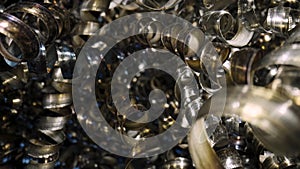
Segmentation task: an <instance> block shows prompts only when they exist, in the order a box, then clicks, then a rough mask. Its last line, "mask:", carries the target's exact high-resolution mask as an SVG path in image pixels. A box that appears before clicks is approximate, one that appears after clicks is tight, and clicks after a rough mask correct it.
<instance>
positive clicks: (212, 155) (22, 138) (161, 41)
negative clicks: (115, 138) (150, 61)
mask: <svg viewBox="0 0 300 169" xmlns="http://www.w3.org/2000/svg"><path fill="white" fill-rule="evenodd" d="M0 10H1V11H0V55H1V56H0V169H20V168H28V169H48V168H49V169H50V168H55V169H94V168H95V169H97V168H98V169H123V168H126V169H193V168H197V169H222V168H224V169H238V168H241V169H298V168H300V24H299V23H300V2H299V1H298V0H226V1H225V0H44V1H43V0H9V1H8V0H2V1H1V2H0ZM147 12H152V13H150V14H151V15H150V14H149V16H148V17H141V18H140V17H139V16H141V15H139V14H146V13H147ZM153 14H157V16H160V15H167V16H173V17H178V18H179V19H178V21H179V22H178V23H177V22H175V23H167V22H165V23H163V22H160V18H159V17H155V16H154V15H153ZM125 16H135V18H134V19H133V20H134V22H129V23H125V22H124V26H123V27H113V26H110V25H112V23H114V22H117V21H118V20H120V19H122V18H124V17H125ZM152 16H154V17H152ZM180 19H182V20H185V21H187V22H189V24H190V25H189V26H187V25H188V24H184V23H183V22H180V21H181V20H180ZM128 21H129V20H128ZM127 25H130V26H128V27H127ZM99 29H101V31H99ZM105 31H109V32H110V33H112V34H113V35H116V36H117V35H122V36H123V35H125V34H129V33H130V32H131V31H137V32H138V35H134V36H129V37H127V38H126V39H121V40H120V41H117V42H118V43H117V44H114V46H113V47H112V48H111V49H110V50H109V51H108V52H107V53H106V55H105V56H99V57H96V58H100V57H101V59H103V62H101V63H100V65H98V66H97V68H98V69H97V71H96V72H97V74H96V75H95V77H93V79H92V80H93V84H92V85H91V86H89V85H87V84H86V83H85V82H84V81H81V80H78V77H77V76H75V75H76V74H80V72H85V71H86V70H85V68H81V69H76V67H78V66H77V65H83V64H84V63H83V62H81V61H82V60H80V59H79V57H83V60H87V61H86V62H88V63H90V65H88V66H86V68H88V67H92V66H94V65H93V64H94V63H92V62H93V61H94V60H93V59H91V58H90V57H89V55H86V54H85V52H84V51H87V49H90V48H89V47H90V46H94V47H92V48H97V50H100V51H101V50H102V48H105V46H106V44H103V43H98V42H92V41H93V40H95V39H96V38H95V37H98V38H103V39H104V41H105V40H107V39H105V38H107V36H104V34H106V33H107V32H105ZM102 33H103V36H101V35H102ZM89 38H91V39H90V40H88V39H89ZM93 38H94V39H93ZM114 38H116V37H114V36H111V37H109V38H108V41H109V42H110V40H111V39H114ZM116 39H117V38H116ZM93 43H94V44H93ZM108 44H109V43H108ZM95 46H97V47H95ZM98 48H99V49H98ZM145 49H147V50H148V51H149V52H152V53H153V55H155V52H157V51H160V50H164V51H168V52H170V53H172V54H174V55H176V56H177V57H178V58H180V59H181V60H182V61H183V62H184V64H185V66H186V67H189V69H190V70H192V71H191V72H192V74H188V73H186V72H187V71H185V69H178V70H177V71H178V72H180V71H181V73H182V74H184V75H185V76H184V78H186V79H183V80H186V82H185V83H186V84H187V85H189V84H190V81H189V80H188V78H191V77H192V78H193V79H195V82H196V84H197V91H195V90H193V92H189V91H191V90H190V88H189V87H187V86H185V85H183V86H182V84H181V85H179V84H178V83H177V82H178V81H179V80H178V79H174V78H173V77H172V76H171V75H170V74H168V72H166V71H162V70H157V69H143V70H142V71H141V72H139V73H137V74H135V75H134V76H133V78H132V79H121V78H123V76H122V77H121V76H120V78H119V82H116V83H118V84H119V86H122V83H123V82H124V85H123V86H122V87H116V89H118V90H117V91H115V92H116V93H115V94H117V95H119V97H120V98H121V101H120V100H119V101H116V100H114V97H112V93H113V91H114V89H113V87H112V86H111V85H112V83H113V75H114V73H115V72H117V71H120V70H123V69H122V68H120V67H122V65H121V64H122V62H123V61H126V58H129V56H130V55H132V54H134V53H136V52H138V51H141V50H145ZM89 52H90V53H91V52H92V51H89ZM91 55H92V54H91ZM81 59H82V58H81ZM78 60H80V63H78V62H79V61H78ZM76 61H78V62H76ZM166 62H170V63H171V62H172V60H169V61H168V60H166ZM145 63H146V61H145V62H134V64H137V66H138V67H144V66H145V65H144V64H145ZM131 64H133V63H131ZM120 65H121V66H120ZM74 68H75V69H74ZM170 70H171V68H170ZM175 71H176V70H175ZM121 73H124V74H126V73H128V72H126V71H124V72H121ZM124 77H125V76H124ZM86 78H89V77H86ZM120 79H121V80H123V81H121V80H120ZM125 83H128V85H126V84H125ZM185 83H184V84H185ZM74 84H75V85H74ZM72 85H73V87H72ZM78 86H80V87H81V88H79V87H78ZM124 88H125V89H128V92H127V94H128V95H129V97H130V99H129V102H128V103H129V104H130V105H128V106H132V107H133V108H135V109H137V110H140V111H145V110H149V109H150V107H151V105H152V102H151V101H150V98H151V97H150V96H151V91H153V90H156V89H160V90H161V91H163V93H164V94H165V99H166V100H165V101H166V103H164V105H163V107H164V110H163V113H162V114H161V115H160V116H159V117H158V118H157V119H155V120H149V119H147V118H150V117H147V116H143V117H141V119H144V120H145V121H147V120H148V121H149V122H148V121H147V122H148V123H142V122H135V121H132V120H131V119H128V116H126V115H124V113H122V112H121V110H120V109H118V108H117V105H120V104H121V105H122V103H123V102H122V101H123V100H122V98H124V97H125V96H123V95H122V94H121V93H122V90H123V89H124ZM125 89H124V90H125ZM74 90H76V91H77V92H82V93H85V92H87V91H93V90H94V91H95V93H94V94H93V96H91V97H95V98H96V101H97V104H95V105H96V106H97V108H98V109H99V110H100V111H101V113H102V117H104V118H105V120H106V122H107V124H109V125H110V127H111V128H112V129H113V130H114V131H116V132H118V133H120V135H122V136H123V135H125V136H129V137H131V138H133V139H134V140H143V139H145V138H151V137H155V136H156V135H161V134H164V133H166V132H167V131H168V130H169V129H172V127H174V126H176V120H177V119H178V118H179V117H180V118H182V117H181V115H180V113H179V112H180V111H179V110H180V109H181V108H182V107H183V106H187V107H188V109H187V110H188V111H187V112H185V113H187V114H193V116H194V117H195V118H197V120H196V121H193V120H191V121H192V122H191V123H189V122H190V121H188V120H189V119H188V117H186V116H184V117H183V120H187V121H188V122H186V123H188V125H190V130H188V132H187V133H184V134H185V135H186V137H184V138H182V139H180V141H178V143H176V145H175V146H173V148H171V149H169V150H167V151H165V152H162V153H160V154H155V155H154V156H149V157H144V156H143V158H135V157H139V155H140V154H143V153H145V152H141V151H139V149H138V148H137V149H134V150H132V152H131V153H133V154H131V156H130V157H124V156H120V155H117V154H115V153H111V152H109V151H106V150H107V149H106V147H101V146H99V145H98V144H97V142H96V141H95V140H94V139H93V140H92V139H91V138H90V135H89V131H96V130H98V128H97V127H99V128H100V127H101V126H100V125H98V124H97V120H94V119H97V116H98V115H95V114H93V113H92V111H91V110H89V109H83V108H82V107H80V106H84V107H87V106H89V104H91V105H92V103H86V102H84V100H82V104H84V105H81V104H77V105H75V100H78V99H80V98H78V97H76V98H74V97H75V95H74V92H75V91H74ZM118 92H119V93H118ZM125 93H126V92H125ZM195 93H196V94H195ZM149 95H150V96H149ZM183 96H184V98H186V99H182V98H183ZM196 96H197V97H196ZM191 100H193V102H192V103H193V104H189V101H191ZM73 101H74V102H73ZM124 102H125V101H124ZM182 103H184V104H182ZM185 103H186V104H185ZM182 105H183V106H182ZM91 107H92V106H91ZM125 107H126V106H125ZM126 108H127V107H126ZM185 118H186V119H185ZM94 134H95V135H97V137H108V136H109V135H110V134H111V133H109V130H107V128H103V127H102V129H99V132H95V133H94ZM122 136H121V138H123V137H122ZM166 139H168V138H166ZM108 140H109V139H108ZM121 140H122V139H121ZM124 141H125V142H126V141H127V140H126V139H124ZM111 143H112V142H111ZM162 144H164V143H163V142H162V143H161V145H162ZM161 145H156V146H157V148H158V149H159V147H160V146H161ZM108 146H110V145H109V141H108V144H107V147H108ZM114 148H115V149H118V147H114ZM153 151H154V150H153ZM132 157H133V158H132Z"/></svg>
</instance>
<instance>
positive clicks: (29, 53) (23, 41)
mask: <svg viewBox="0 0 300 169" xmlns="http://www.w3.org/2000/svg"><path fill="white" fill-rule="evenodd" d="M0 23H1V24H0V33H1V34H2V35H4V36H6V37H8V38H10V39H11V41H10V43H9V44H8V45H10V44H12V42H14V43H15V44H16V45H17V47H18V48H19V49H20V51H21V55H20V56H14V55H13V54H12V53H10V52H9V51H8V49H7V47H6V46H5V45H4V39H3V38H2V40H1V41H0V53H1V55H2V56H4V57H5V58H6V59H8V60H9V61H12V62H21V61H22V60H24V61H26V60H30V59H34V58H36V57H37V56H38V54H39V52H40V42H39V40H38V37H37V36H36V34H35V33H34V32H33V31H32V30H31V28H30V27H28V26H27V25H26V24H25V23H23V22H22V21H21V20H20V19H18V18H16V17H15V16H12V15H10V14H8V13H0ZM28 42H30V43H28Z"/></svg>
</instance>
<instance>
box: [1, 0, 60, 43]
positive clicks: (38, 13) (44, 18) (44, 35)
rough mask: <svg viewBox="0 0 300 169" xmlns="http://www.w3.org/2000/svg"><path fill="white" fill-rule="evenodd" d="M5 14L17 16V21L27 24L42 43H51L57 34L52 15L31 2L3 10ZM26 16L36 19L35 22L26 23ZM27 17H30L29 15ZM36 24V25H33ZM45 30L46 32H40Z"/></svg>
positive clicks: (56, 26)
mask: <svg viewBox="0 0 300 169" xmlns="http://www.w3.org/2000/svg"><path fill="white" fill-rule="evenodd" d="M5 12H7V13H10V14H12V15H15V16H18V17H19V19H21V20H22V21H24V22H25V23H26V24H28V25H29V26H30V27H31V28H32V29H34V30H35V32H36V33H37V34H38V35H39V37H40V39H41V42H42V43H45V44H47V43H51V42H53V41H54V40H55V39H56V38H57V36H58V34H59V28H58V24H57V22H56V20H55V18H54V16H53V15H52V13H51V12H50V11H49V10H48V9H47V8H45V7H43V6H42V5H40V4H38V3H33V2H20V3H16V4H13V5H11V6H9V7H7V8H6V9H5ZM27 14H31V17H32V16H34V17H36V18H35V19H36V22H35V23H32V22H30V21H26V16H27ZM27 17H30V16H29V15H28V16H27ZM35 24H36V25H35ZM41 24H43V25H41ZM44 28H46V30H42V29H44Z"/></svg>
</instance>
